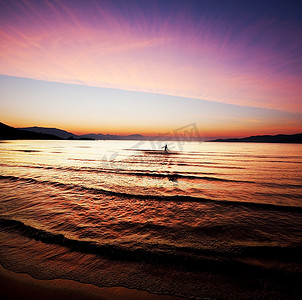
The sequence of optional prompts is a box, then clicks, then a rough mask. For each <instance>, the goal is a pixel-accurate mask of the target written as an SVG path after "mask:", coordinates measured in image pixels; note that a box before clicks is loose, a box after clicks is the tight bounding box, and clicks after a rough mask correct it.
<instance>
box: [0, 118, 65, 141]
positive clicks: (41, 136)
mask: <svg viewBox="0 0 302 300" xmlns="http://www.w3.org/2000/svg"><path fill="white" fill-rule="evenodd" d="M61 139H62V138H60V137H58V136H56V135H53V134H46V133H38V132H33V131H28V130H20V129H17V128H14V127H11V126H8V125H5V124H3V123H1V122H0V140H61Z"/></svg>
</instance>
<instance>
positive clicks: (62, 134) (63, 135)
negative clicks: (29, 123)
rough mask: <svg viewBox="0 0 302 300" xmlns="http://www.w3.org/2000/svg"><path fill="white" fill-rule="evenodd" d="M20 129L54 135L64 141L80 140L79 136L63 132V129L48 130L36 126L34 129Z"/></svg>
mask: <svg viewBox="0 0 302 300" xmlns="http://www.w3.org/2000/svg"><path fill="white" fill-rule="evenodd" d="M18 129H20V130H27V131H32V132H37V133H46V134H52V135H55V136H58V137H60V138H62V139H68V138H71V137H73V138H78V136H77V135H75V134H73V133H71V132H68V131H65V130H62V129H57V128H47V127H37V126H34V127H23V128H18Z"/></svg>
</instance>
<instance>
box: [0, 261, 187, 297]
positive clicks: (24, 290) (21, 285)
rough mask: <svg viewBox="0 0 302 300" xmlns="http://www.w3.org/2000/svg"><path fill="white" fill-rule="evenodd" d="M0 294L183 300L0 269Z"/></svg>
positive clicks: (6, 295)
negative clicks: (39, 277) (40, 277)
mask: <svg viewBox="0 0 302 300" xmlns="http://www.w3.org/2000/svg"><path fill="white" fill-rule="evenodd" d="M0 281H1V286H0V293H1V295H2V297H4V299H7V300H14V299H16V300H17V299H23V300H25V299H43V300H48V299H49V300H50V299H56V300H63V299H68V300H73V299H77V300H82V299H83V300H84V299H91V300H94V299H98V300H100V299H102V300H140V299H145V300H184V299H185V298H182V297H176V296H170V295H158V294H151V293H149V292H147V291H143V290H136V289H129V288H125V287H98V286H96V285H93V284H88V283H81V282H78V281H74V280H69V279H51V280H41V279H36V278H33V277H32V276H30V275H29V274H26V273H16V272H14V271H11V270H8V269H5V268H4V267H3V266H2V265H0Z"/></svg>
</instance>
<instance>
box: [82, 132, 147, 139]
mask: <svg viewBox="0 0 302 300" xmlns="http://www.w3.org/2000/svg"><path fill="white" fill-rule="evenodd" d="M79 137H81V138H92V139H94V140H143V139H144V136H143V135H141V134H131V135H111V134H102V133H97V134H96V133H89V134H84V135H80V136H79Z"/></svg>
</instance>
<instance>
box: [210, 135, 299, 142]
mask: <svg viewBox="0 0 302 300" xmlns="http://www.w3.org/2000/svg"><path fill="white" fill-rule="evenodd" d="M211 142H240V143H298V144H300V143H302V133H297V134H278V135H256V136H250V137H245V138H241V139H237V138H234V139H218V140H212V141H211Z"/></svg>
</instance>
